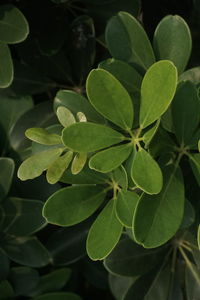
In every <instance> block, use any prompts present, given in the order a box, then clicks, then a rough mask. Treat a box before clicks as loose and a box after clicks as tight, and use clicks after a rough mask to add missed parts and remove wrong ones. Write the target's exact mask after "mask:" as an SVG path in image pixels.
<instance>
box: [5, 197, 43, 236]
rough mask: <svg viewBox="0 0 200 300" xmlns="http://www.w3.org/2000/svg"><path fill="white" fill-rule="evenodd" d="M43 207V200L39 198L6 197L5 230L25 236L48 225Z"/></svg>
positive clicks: (11, 233)
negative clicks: (43, 214)
mask: <svg viewBox="0 0 200 300" xmlns="http://www.w3.org/2000/svg"><path fill="white" fill-rule="evenodd" d="M42 207H43V202H42V201H38V200H30V199H22V198H14V197H12V198H9V199H6V201H5V203H4V206H3V208H4V214H5V219H4V223H3V231H4V232H6V233H8V234H10V235H15V236H25V235H30V234H33V233H34V232H36V231H38V230H40V229H41V228H43V227H44V226H45V225H46V221H45V219H44V218H43V216H42ZM30 220H31V222H30Z"/></svg>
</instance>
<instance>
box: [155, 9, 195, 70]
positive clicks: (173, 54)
mask: <svg viewBox="0 0 200 300" xmlns="http://www.w3.org/2000/svg"><path fill="white" fill-rule="evenodd" d="M153 46H154V51H155V55H156V58H157V60H161V59H169V60H171V61H172V62H173V63H174V64H175V66H176V67H177V69H178V73H179V74H181V73H182V72H183V71H184V69H185V67H186V65H187V63H188V60H189V58H190V54H191V50H192V38H191V33H190V29H189V27H188V25H187V23H186V22H185V21H184V20H183V18H181V17H180V16H177V15H175V16H172V15H169V16H166V17H165V18H163V19H162V20H161V21H160V23H159V24H158V26H157V28H156V30H155V34H154V40H153Z"/></svg>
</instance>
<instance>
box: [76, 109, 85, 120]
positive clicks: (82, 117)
mask: <svg viewBox="0 0 200 300" xmlns="http://www.w3.org/2000/svg"><path fill="white" fill-rule="evenodd" d="M76 116H77V119H78V122H87V118H86V115H85V114H84V113H83V112H81V111H79V112H77V114H76Z"/></svg>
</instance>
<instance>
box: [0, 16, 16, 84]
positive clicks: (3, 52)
mask: <svg viewBox="0 0 200 300" xmlns="http://www.w3.org/2000/svg"><path fill="white" fill-rule="evenodd" d="M0 22H1V20H0ZM0 26H1V25H0ZM0 28H1V27H0ZM0 30H1V29H0ZM13 75H14V70H13V62H12V57H11V53H10V49H9V47H8V46H7V45H6V44H4V43H1V42H0V88H6V87H8V86H9V85H10V84H11V83H12V81H13Z"/></svg>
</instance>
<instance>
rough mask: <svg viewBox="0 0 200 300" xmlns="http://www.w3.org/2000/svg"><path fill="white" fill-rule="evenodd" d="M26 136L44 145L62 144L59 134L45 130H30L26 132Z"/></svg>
mask: <svg viewBox="0 0 200 300" xmlns="http://www.w3.org/2000/svg"><path fill="white" fill-rule="evenodd" d="M25 135H26V137H27V138H28V139H30V140H32V141H34V142H36V143H39V144H42V145H58V144H62V141H61V138H60V136H59V135H58V134H54V133H49V132H48V130H47V129H44V128H29V129H27V130H26V131H25Z"/></svg>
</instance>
